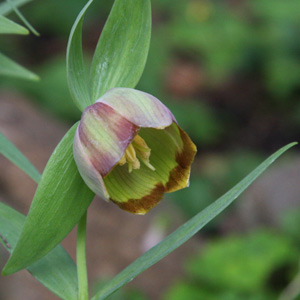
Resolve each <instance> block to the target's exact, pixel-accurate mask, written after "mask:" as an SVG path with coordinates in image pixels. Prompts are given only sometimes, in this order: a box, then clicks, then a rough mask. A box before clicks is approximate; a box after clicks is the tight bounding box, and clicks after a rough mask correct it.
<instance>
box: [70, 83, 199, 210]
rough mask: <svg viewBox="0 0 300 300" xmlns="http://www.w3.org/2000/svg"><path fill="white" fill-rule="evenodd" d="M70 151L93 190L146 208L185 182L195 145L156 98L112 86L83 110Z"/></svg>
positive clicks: (124, 204)
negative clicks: (112, 87)
mask: <svg viewBox="0 0 300 300" xmlns="http://www.w3.org/2000/svg"><path fill="white" fill-rule="evenodd" d="M73 152H74V159H75V162H76V164H77V166H78V169H79V172H80V174H81V176H82V178H83V180H84V181H85V183H86V184H87V185H88V187H89V188H90V189H91V190H92V191H94V192H95V193H96V194H97V195H98V196H100V197H102V198H104V199H106V200H107V201H109V200H111V201H113V202H114V203H115V204H117V205H118V206H119V207H120V208H122V209H124V210H126V211H129V212H131V213H134V214H145V213H146V212H148V211H149V210H150V209H151V208H153V207H154V206H155V205H156V204H157V203H158V202H160V200H161V199H162V198H163V195H164V193H165V192H167V193H169V192H174V191H177V190H180V189H182V188H184V187H187V186H188V185H189V176H190V168H191V164H192V162H193V160H194V156H195V154H196V146H195V145H194V144H193V142H192V141H191V139H190V138H189V136H188V135H187V134H186V133H185V132H184V131H183V130H182V129H181V128H180V127H179V126H178V124H177V122H176V120H175V118H174V116H173V114H172V113H171V112H170V110H169V109H168V108H167V107H166V106H165V105H163V104H162V103H161V102H160V101H159V100H158V99H157V98H155V97H153V96H151V95H150V94H147V93H144V92H141V91H138V90H135V89H130V88H114V89H111V90H109V91H108V92H106V93H105V94H104V95H103V96H102V97H101V98H100V99H99V100H97V101H96V103H94V104H93V105H91V106H88V107H87V108H86V109H85V110H84V112H83V114H82V118H81V121H80V123H79V125H78V127H77V131H76V134H75V138H74V148H73Z"/></svg>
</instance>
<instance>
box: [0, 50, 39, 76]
mask: <svg viewBox="0 0 300 300" xmlns="http://www.w3.org/2000/svg"><path fill="white" fill-rule="evenodd" d="M0 75H4V76H11V77H18V78H22V79H27V80H34V81H37V80H39V77H38V76H37V75H36V74H34V73H32V72H30V71H28V70H27V69H25V68H24V67H22V66H20V65H19V64H17V63H15V62H14V61H13V60H11V59H10V58H8V57H6V56H5V55H3V54H2V53H0Z"/></svg>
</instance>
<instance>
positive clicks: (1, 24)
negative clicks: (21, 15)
mask: <svg viewBox="0 0 300 300" xmlns="http://www.w3.org/2000/svg"><path fill="white" fill-rule="evenodd" d="M28 33H29V31H28V30H27V29H26V28H25V27H23V26H21V25H19V24H17V23H15V22H13V21H11V20H10V19H8V18H5V17H3V16H1V15H0V34H28Z"/></svg>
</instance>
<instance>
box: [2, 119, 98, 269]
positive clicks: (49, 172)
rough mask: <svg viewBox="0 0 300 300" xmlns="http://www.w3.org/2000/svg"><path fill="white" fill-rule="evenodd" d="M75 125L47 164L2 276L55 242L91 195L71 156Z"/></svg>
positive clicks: (25, 264) (39, 255)
mask: <svg viewBox="0 0 300 300" xmlns="http://www.w3.org/2000/svg"><path fill="white" fill-rule="evenodd" d="M77 126H78V124H75V125H74V126H73V127H72V128H71V129H70V130H69V131H68V132H67V133H66V135H65V136H64V137H63V139H62V140H61V142H60V143H59V144H58V146H57V147H56V149H55V150H54V152H53V154H52V156H51V157H50V159H49V161H48V163H47V166H46V168H45V170H44V172H43V176H42V179H41V181H40V183H39V185H38V188H37V191H36V193H35V196H34V199H33V202H32V205H31V207H30V210H29V213H28V216H27V218H26V221H25V224H24V228H23V230H22V232H21V235H20V238H19V240H18V243H17V245H16V247H15V249H14V251H13V253H12V255H11V257H10V258H9V260H8V263H7V264H6V266H5V267H4V269H3V274H4V275H8V274H11V273H14V272H16V271H18V270H21V269H24V268H27V267H28V266H30V265H32V264H33V263H35V262H36V261H38V260H39V259H40V258H42V257H43V256H45V255H46V254H47V253H48V252H49V251H50V250H52V249H53V248H54V247H55V246H56V245H58V243H59V242H60V241H61V240H62V239H64V238H65V236H66V235H67V234H68V233H69V232H70V231H71V230H72V228H73V227H74V226H75V225H76V224H77V223H78V222H79V220H80V218H81V216H82V215H83V214H84V212H85V211H86V210H87V208H88V207H89V205H90V203H91V201H92V199H93V198H94V194H93V192H91V190H90V189H89V188H88V187H87V186H86V185H85V183H84V182H83V180H82V178H81V176H80V174H79V172H78V169H77V166H76V164H75V161H74V158H73V139H74V134H75V131H76V128H77Z"/></svg>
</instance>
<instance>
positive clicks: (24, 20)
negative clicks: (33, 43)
mask: <svg viewBox="0 0 300 300" xmlns="http://www.w3.org/2000/svg"><path fill="white" fill-rule="evenodd" d="M6 1H7V2H9V3H10V5H11V6H12V9H13V11H14V12H15V14H16V15H17V16H18V17H19V19H20V20H21V21H22V22H23V23H24V25H26V26H27V28H28V29H29V30H30V31H31V32H32V33H33V34H35V35H36V36H39V35H40V34H39V33H38V32H37V31H36V30H35V29H34V28H33V26H32V25H31V24H30V23H29V22H28V21H27V19H26V18H25V17H24V16H23V15H22V13H21V12H20V11H19V9H18V8H17V7H16V6H15V3H14V2H13V1H12V0H6Z"/></svg>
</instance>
